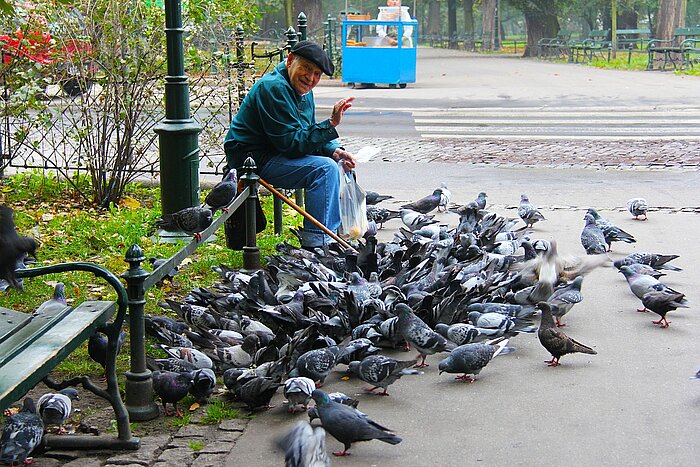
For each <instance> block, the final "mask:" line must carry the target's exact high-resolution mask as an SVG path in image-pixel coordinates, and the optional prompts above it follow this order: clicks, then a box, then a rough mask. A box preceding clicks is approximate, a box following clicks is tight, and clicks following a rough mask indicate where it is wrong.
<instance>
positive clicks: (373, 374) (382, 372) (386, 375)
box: [348, 355, 422, 396]
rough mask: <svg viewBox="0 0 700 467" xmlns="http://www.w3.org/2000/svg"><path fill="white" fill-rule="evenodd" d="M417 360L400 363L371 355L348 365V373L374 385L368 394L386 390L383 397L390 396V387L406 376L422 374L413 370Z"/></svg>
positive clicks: (381, 356)
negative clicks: (381, 389)
mask: <svg viewBox="0 0 700 467" xmlns="http://www.w3.org/2000/svg"><path fill="white" fill-rule="evenodd" d="M416 363H417V361H416V360H405V361H399V360H395V359H393V358H390V357H385V356H383V355H370V356H368V357H365V358H364V359H362V361H357V360H355V361H353V362H350V365H348V371H350V372H351V373H353V374H355V375H357V376H358V377H359V378H360V379H361V380H362V381H364V382H366V383H369V384H372V385H373V387H372V388H370V389H368V390H367V392H373V391H374V390H375V389H377V388H384V392H382V393H380V395H381V396H388V395H389V393H388V392H387V389H388V387H389V385H391V384H394V383H395V382H396V381H398V379H399V378H401V377H402V376H404V375H419V374H421V373H422V372H420V371H418V370H415V369H412V368H410V367H412V366H413V365H415V364H416Z"/></svg>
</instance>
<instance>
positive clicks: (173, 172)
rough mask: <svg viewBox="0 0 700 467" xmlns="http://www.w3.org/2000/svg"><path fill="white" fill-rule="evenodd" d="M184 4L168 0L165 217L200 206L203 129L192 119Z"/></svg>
mask: <svg viewBox="0 0 700 467" xmlns="http://www.w3.org/2000/svg"><path fill="white" fill-rule="evenodd" d="M183 33H184V28H183V27H182V0H165V38H166V43H167V50H166V52H167V62H168V75H167V76H166V77H165V119H164V120H163V121H162V122H161V123H160V124H158V125H157V126H156V128H155V132H156V133H157V134H158V146H159V155H160V193H161V201H162V205H163V207H162V210H163V214H172V213H173V212H177V211H179V210H181V209H184V208H188V207H191V206H197V205H198V204H199V141H198V135H199V132H200V131H202V127H201V126H200V125H199V124H198V123H197V122H195V121H194V120H193V119H192V118H191V117H190V96H189V87H188V83H187V76H186V75H185V57H184V48H183V42H182V35H183Z"/></svg>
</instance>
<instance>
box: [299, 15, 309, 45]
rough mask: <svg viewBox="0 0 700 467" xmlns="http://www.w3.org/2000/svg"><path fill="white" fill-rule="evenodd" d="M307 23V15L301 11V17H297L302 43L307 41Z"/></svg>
mask: <svg viewBox="0 0 700 467" xmlns="http://www.w3.org/2000/svg"><path fill="white" fill-rule="evenodd" d="M306 23H307V21H306V14H304V12H303V11H300V12H299V16H297V29H299V40H301V41H305V40H306Z"/></svg>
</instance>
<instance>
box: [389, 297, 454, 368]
mask: <svg viewBox="0 0 700 467" xmlns="http://www.w3.org/2000/svg"><path fill="white" fill-rule="evenodd" d="M396 314H397V315H398V317H399V319H398V321H397V323H396V328H397V331H398V333H399V335H401V337H403V338H404V340H405V341H406V342H407V343H408V344H410V345H412V346H413V348H414V349H416V350H417V351H418V358H420V359H421V362H420V363H418V364H416V365H415V368H423V367H426V366H428V364H427V363H425V357H426V356H427V355H431V354H434V353H437V352H444V351H445V350H448V342H447V339H445V338H444V337H442V336H441V335H440V334H438V333H437V332H435V331H433V330H432V329H430V326H428V325H427V324H425V323H424V322H423V320H422V319H420V318H419V317H418V316H416V315H415V313H413V310H411V307H409V306H408V305H406V304H405V303H399V304H397V305H396Z"/></svg>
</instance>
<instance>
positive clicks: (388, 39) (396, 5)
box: [377, 0, 414, 47]
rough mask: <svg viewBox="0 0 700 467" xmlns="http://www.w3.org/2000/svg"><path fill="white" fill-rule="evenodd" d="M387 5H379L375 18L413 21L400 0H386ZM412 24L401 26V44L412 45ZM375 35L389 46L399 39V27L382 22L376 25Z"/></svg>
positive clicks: (394, 44) (395, 43) (396, 42)
mask: <svg viewBox="0 0 700 467" xmlns="http://www.w3.org/2000/svg"><path fill="white" fill-rule="evenodd" d="M386 5H387V6H380V7H379V14H378V15H377V20H379V21H408V22H412V23H413V22H414V21H413V19H412V18H411V15H410V14H409V13H408V7H407V6H401V0H386ZM412 35H413V26H403V40H402V43H401V45H402V46H404V47H413V40H412V39H411V36H412ZM377 36H379V37H381V38H382V39H383V41H384V42H385V43H386V44H388V45H391V46H396V45H397V44H398V43H399V41H398V37H399V27H398V26H387V25H383V24H379V25H377Z"/></svg>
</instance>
